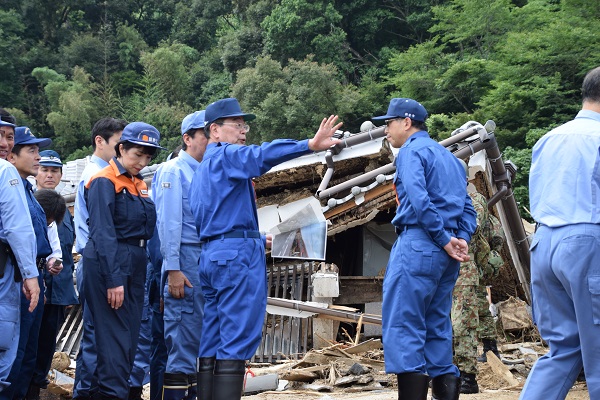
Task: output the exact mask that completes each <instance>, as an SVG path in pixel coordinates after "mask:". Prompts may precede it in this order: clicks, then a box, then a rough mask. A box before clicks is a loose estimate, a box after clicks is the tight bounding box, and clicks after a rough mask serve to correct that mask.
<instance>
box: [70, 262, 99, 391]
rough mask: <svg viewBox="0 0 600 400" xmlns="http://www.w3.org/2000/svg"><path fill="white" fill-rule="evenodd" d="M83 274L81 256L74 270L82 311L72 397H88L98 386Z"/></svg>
mask: <svg viewBox="0 0 600 400" xmlns="http://www.w3.org/2000/svg"><path fill="white" fill-rule="evenodd" d="M84 275H85V274H84V273H83V257H81V258H80V259H79V262H78V263H77V269H76V270H75V276H76V278H77V291H78V292H79V304H81V310H82V312H83V333H82V335H81V340H80V341H79V351H78V352H77V357H76V359H75V384H74V386H73V398H75V399H77V398H84V397H90V396H91V395H92V394H93V393H94V391H95V390H96V389H97V387H98V379H97V377H96V376H95V372H96V363H97V357H98V353H97V351H96V339H95V333H94V322H93V321H92V316H91V314H90V311H89V310H88V309H87V307H86V305H85V291H84V285H83V282H84V281H83V280H84Z"/></svg>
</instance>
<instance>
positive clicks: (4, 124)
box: [0, 119, 15, 128]
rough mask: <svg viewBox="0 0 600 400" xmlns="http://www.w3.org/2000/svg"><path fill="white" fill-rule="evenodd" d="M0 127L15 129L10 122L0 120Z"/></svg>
mask: <svg viewBox="0 0 600 400" xmlns="http://www.w3.org/2000/svg"><path fill="white" fill-rule="evenodd" d="M0 126H10V127H13V128H14V127H15V124H11V123H10V122H6V121H3V120H1V119H0Z"/></svg>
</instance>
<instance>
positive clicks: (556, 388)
mask: <svg viewBox="0 0 600 400" xmlns="http://www.w3.org/2000/svg"><path fill="white" fill-rule="evenodd" d="M582 95H583V105H582V109H581V111H579V113H578V114H577V116H576V117H575V119H574V120H572V121H569V122H567V123H566V124H564V125H561V126H559V127H557V128H555V129H553V130H552V131H550V132H548V133H547V134H545V135H544V136H543V137H542V138H541V139H540V140H538V142H537V143H536V144H535V146H533V153H532V160H531V161H532V162H531V171H530V173H529V200H530V203H531V215H532V216H533V218H534V219H535V221H536V222H537V229H536V232H535V235H534V237H533V242H532V243H531V297H532V299H533V304H532V306H533V316H534V320H535V322H536V324H537V327H538V329H539V331H540V335H541V336H542V338H543V339H544V340H545V341H546V343H548V346H549V347H550V351H549V352H548V353H547V354H546V355H544V356H543V357H541V358H540V359H539V360H538V361H537V363H536V364H535V365H534V367H533V369H532V370H531V373H530V374H529V376H528V377H527V382H526V383H525V387H524V388H523V392H522V393H521V397H520V398H521V399H525V400H530V399H532V400H536V399H564V398H565V397H566V395H567V393H568V392H569V389H570V388H571V386H572V385H573V383H574V382H575V380H576V378H577V375H578V374H579V372H580V371H581V367H582V366H583V369H584V370H585V378H586V383H587V387H588V391H589V394H590V399H598V398H600V213H599V212H598V210H600V196H599V192H600V175H599V173H598V172H599V171H598V165H599V163H600V153H599V151H600V67H597V68H595V69H593V70H591V71H589V72H588V73H587V75H586V76H585V78H584V80H583V86H582ZM557 160H560V162H557Z"/></svg>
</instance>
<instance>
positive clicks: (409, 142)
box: [373, 98, 477, 400]
mask: <svg viewBox="0 0 600 400" xmlns="http://www.w3.org/2000/svg"><path fill="white" fill-rule="evenodd" d="M426 118H427V111H426V110H425V107H423V106H422V105H421V104H420V103H418V102H416V101H415V100H412V99H405V98H394V99H392V100H391V101H390V105H389V107H388V112H387V114H386V115H383V116H379V117H375V118H373V119H374V120H385V123H386V125H387V127H386V134H387V140H388V142H389V143H390V145H391V146H392V147H394V148H399V149H400V151H399V153H398V156H397V158H396V175H395V178H394V184H395V189H396V198H397V200H398V202H399V204H398V208H397V210H396V216H395V217H394V219H393V220H392V224H393V225H394V227H395V228H396V232H397V233H398V239H397V240H396V242H395V243H394V246H393V247H392V251H391V254H390V260H389V262H388V265H387V270H386V275H385V278H384V281H383V310H382V317H383V319H382V320H383V329H382V333H383V343H384V350H385V369H386V372H387V373H393V374H397V375H398V397H399V398H400V399H419V400H420V399H422V400H425V399H426V398H427V390H428V382H429V378H430V377H431V378H433V382H432V394H433V398H434V399H437V400H449V399H458V396H459V392H460V378H459V376H460V373H459V371H458V368H457V367H456V366H455V365H453V364H452V323H451V320H450V310H451V307H452V290H453V288H454V284H455V283H456V279H457V278H458V271H459V267H460V262H462V261H466V260H468V245H467V243H468V242H469V241H470V240H471V235H472V234H473V233H474V232H475V229H476V227H477V222H476V213H475V210H474V209H473V205H472V203H471V199H470V197H469V196H468V194H467V178H466V174H465V170H464V168H463V166H462V165H461V163H460V162H459V160H458V159H457V158H456V157H454V155H452V153H450V152H449V151H448V150H446V149H445V148H444V147H443V146H441V145H440V144H439V143H437V142H435V141H434V140H432V139H431V138H430V137H429V134H428V133H427V132H426V126H425V119H426Z"/></svg>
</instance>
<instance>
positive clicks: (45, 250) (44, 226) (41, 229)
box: [21, 178, 52, 258]
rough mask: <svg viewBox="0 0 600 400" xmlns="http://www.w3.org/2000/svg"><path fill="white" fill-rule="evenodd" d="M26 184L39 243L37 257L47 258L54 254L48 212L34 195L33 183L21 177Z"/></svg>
mask: <svg viewBox="0 0 600 400" xmlns="http://www.w3.org/2000/svg"><path fill="white" fill-rule="evenodd" d="M21 179H22V180H23V185H24V186H25V197H26V198H27V206H28V207H29V213H30V215H31V222H32V224H33V230H34V232H35V242H36V245H37V258H46V257H48V256H49V255H50V254H52V246H50V240H48V223H47V220H46V213H45V212H44V209H43V208H42V206H41V205H40V203H38V201H37V200H36V199H35V197H34V196H33V185H32V184H31V182H29V181H28V180H27V179H24V178H21Z"/></svg>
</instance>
